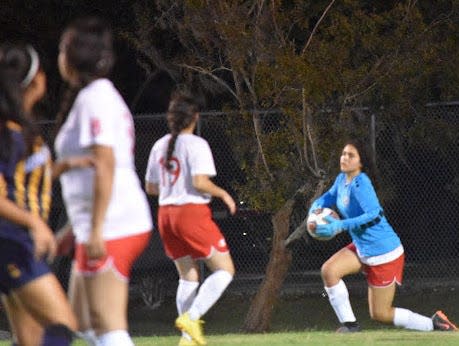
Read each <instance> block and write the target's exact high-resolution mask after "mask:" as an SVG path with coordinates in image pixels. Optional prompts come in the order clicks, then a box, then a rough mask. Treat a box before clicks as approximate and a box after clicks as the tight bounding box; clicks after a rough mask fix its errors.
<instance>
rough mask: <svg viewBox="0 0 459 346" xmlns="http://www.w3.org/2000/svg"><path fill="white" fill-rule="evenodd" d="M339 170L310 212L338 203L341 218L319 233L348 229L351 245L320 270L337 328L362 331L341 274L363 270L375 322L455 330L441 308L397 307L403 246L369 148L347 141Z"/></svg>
mask: <svg viewBox="0 0 459 346" xmlns="http://www.w3.org/2000/svg"><path fill="white" fill-rule="evenodd" d="M340 168H341V173H340V174H339V175H338V176H337V177H336V179H335V182H334V183H333V186H332V187H331V188H330V189H329V190H328V191H327V192H325V193H324V194H323V195H322V196H321V197H319V198H318V199H317V200H315V201H314V203H313V204H312V206H311V208H310V210H309V213H312V212H314V211H315V210H317V209H320V208H325V207H332V206H335V207H336V208H337V209H338V211H339V212H340V214H341V217H342V219H341V220H336V219H334V218H332V217H330V216H329V217H326V220H327V222H328V223H327V224H325V225H317V228H316V234H317V235H319V236H322V237H330V236H333V235H335V234H337V233H339V232H341V231H346V232H348V233H349V235H350V236H351V238H352V243H350V244H349V245H348V246H346V247H344V248H343V249H341V250H339V251H338V252H336V253H335V254H334V255H333V256H331V257H330V258H329V259H328V260H327V261H326V262H325V263H324V264H323V265H322V268H321V275H322V280H323V282H324V285H325V291H326V292H327V294H328V298H329V300H330V304H331V305H332V307H333V309H334V311H335V313H336V316H337V317H338V320H339V322H340V323H341V327H340V328H338V330H337V332H341V333H346V332H358V331H360V326H359V324H358V322H357V320H356V318H355V316H354V312H353V311H352V307H351V304H350V301H349V294H348V290H347V288H346V285H345V283H344V281H343V278H344V277H345V276H346V275H350V274H355V273H358V272H363V273H364V274H365V276H366V278H367V282H368V304H369V311H370V316H371V318H372V319H373V320H376V321H380V322H384V323H392V324H394V325H395V326H398V327H403V328H407V329H414V330H421V331H432V330H445V331H456V330H457V327H456V326H455V325H454V324H453V323H451V322H450V321H449V320H448V318H447V317H446V315H445V314H444V313H443V312H441V311H437V312H436V313H435V314H434V315H433V316H432V317H431V318H430V317H426V316H422V315H420V314H417V313H415V312H412V311H410V310H407V309H403V308H398V307H393V306H392V303H393V300H394V296H395V289H396V285H395V284H398V285H401V283H402V277H403V266H404V259H405V256H404V249H403V246H402V243H401V242H400V238H399V237H398V236H397V234H396V233H395V231H394V229H393V228H392V227H391V225H390V224H389V222H388V221H387V219H386V217H385V215H384V212H383V209H382V207H381V205H380V203H379V200H378V197H377V195H376V192H375V189H374V187H373V184H372V182H371V180H370V177H372V175H373V173H374V171H375V170H374V167H373V165H372V161H371V160H369V155H368V154H367V152H366V147H365V146H364V145H362V144H361V143H360V142H359V141H357V140H349V141H347V142H346V145H345V146H344V149H343V151H342V153H341V158H340Z"/></svg>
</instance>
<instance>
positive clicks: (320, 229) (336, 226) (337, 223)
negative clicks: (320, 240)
mask: <svg viewBox="0 0 459 346" xmlns="http://www.w3.org/2000/svg"><path fill="white" fill-rule="evenodd" d="M324 220H325V221H326V222H327V223H326V224H324V225H317V226H316V235H318V236H319V237H327V238H328V237H333V236H334V235H336V234H338V233H340V232H341V231H342V230H343V222H342V221H341V220H337V219H335V218H334V217H332V216H330V215H327V216H325V217H324Z"/></svg>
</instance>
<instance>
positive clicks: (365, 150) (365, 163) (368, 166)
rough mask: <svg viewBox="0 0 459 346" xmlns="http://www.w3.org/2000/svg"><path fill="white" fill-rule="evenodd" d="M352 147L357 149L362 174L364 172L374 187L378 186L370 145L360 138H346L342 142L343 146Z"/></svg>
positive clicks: (376, 171)
mask: <svg viewBox="0 0 459 346" xmlns="http://www.w3.org/2000/svg"><path fill="white" fill-rule="evenodd" d="M346 145H352V146H353V147H354V148H356V149H357V151H358V153H359V156H360V163H361V164H362V172H365V173H366V174H367V175H368V176H369V177H370V179H371V181H372V183H373V185H374V186H375V187H377V186H378V178H379V177H378V169H377V167H376V158H375V155H374V153H373V151H372V150H371V147H370V145H369V144H368V143H367V142H365V141H364V140H363V139H361V138H354V137H352V138H348V139H347V140H346V141H344V145H343V147H344V146H346Z"/></svg>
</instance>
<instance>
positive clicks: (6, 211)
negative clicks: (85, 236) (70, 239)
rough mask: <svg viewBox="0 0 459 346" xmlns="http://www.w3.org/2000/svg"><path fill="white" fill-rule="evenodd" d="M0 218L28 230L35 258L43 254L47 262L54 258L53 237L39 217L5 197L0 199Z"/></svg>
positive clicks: (54, 243)
mask: <svg viewBox="0 0 459 346" xmlns="http://www.w3.org/2000/svg"><path fill="white" fill-rule="evenodd" d="M0 217H1V218H3V219H6V220H8V221H10V222H12V223H15V224H16V225H20V226H22V227H24V228H27V229H28V230H29V232H30V235H31V236H32V239H33V241H34V244H35V248H34V252H35V257H36V258H41V257H43V256H44V255H45V254H47V255H48V259H49V260H52V259H53V258H54V256H55V253H56V242H55V239H54V235H53V232H52V231H51V229H50V228H49V227H48V225H47V224H46V223H45V222H44V221H43V219H42V218H41V217H39V216H38V215H34V214H32V213H31V212H29V211H27V210H25V209H22V208H20V207H18V206H17V205H16V204H15V203H14V202H12V201H10V200H9V199H8V198H6V197H0Z"/></svg>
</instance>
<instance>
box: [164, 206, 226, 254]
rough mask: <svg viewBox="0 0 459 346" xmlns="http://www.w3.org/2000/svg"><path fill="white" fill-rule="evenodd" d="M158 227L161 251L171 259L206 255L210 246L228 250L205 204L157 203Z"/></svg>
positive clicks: (210, 252) (221, 250) (211, 248)
mask: <svg viewBox="0 0 459 346" xmlns="http://www.w3.org/2000/svg"><path fill="white" fill-rule="evenodd" d="M158 226H159V227H158V228H159V234H160V235H161V239H162V241H163V245H164V251H165V252H166V255H167V256H168V257H170V258H171V259H173V260H175V259H177V258H181V257H185V256H191V257H192V258H193V259H199V258H208V257H209V256H211V254H212V250H214V249H215V250H217V251H219V252H228V251H229V250H228V246H227V244H226V241H225V238H224V237H223V235H222V233H221V232H220V229H219V228H218V226H217V225H216V224H215V222H214V221H213V220H212V213H211V210H210V208H209V206H208V205H207V204H185V205H164V206H160V207H159V211H158Z"/></svg>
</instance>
